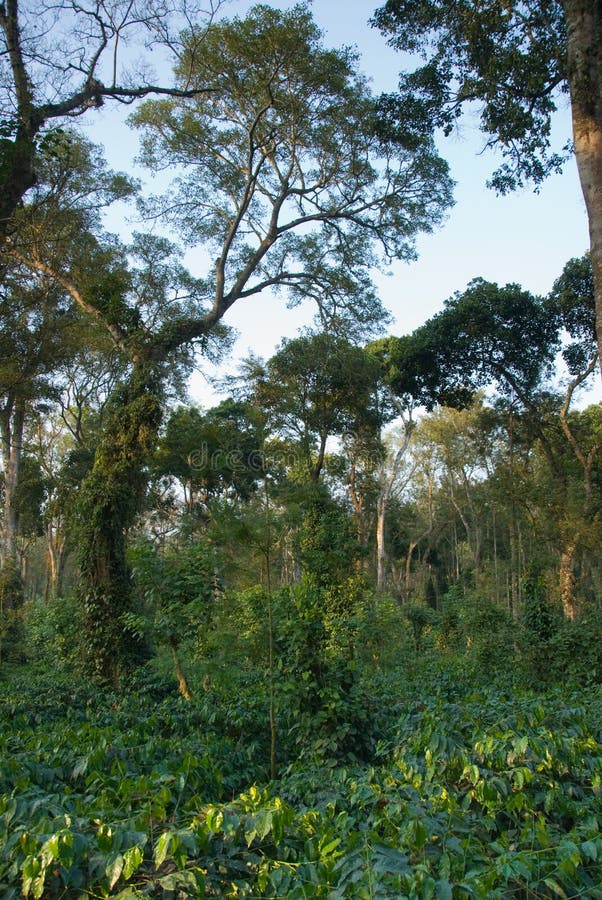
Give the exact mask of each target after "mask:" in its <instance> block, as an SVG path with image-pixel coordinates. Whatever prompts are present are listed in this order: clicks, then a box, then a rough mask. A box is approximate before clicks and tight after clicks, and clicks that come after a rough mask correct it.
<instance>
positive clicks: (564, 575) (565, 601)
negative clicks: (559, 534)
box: [558, 535, 579, 622]
mask: <svg viewBox="0 0 602 900" xmlns="http://www.w3.org/2000/svg"><path fill="white" fill-rule="evenodd" d="M578 546H579V535H575V536H574V537H572V538H571V539H570V540H569V541H567V543H566V545H565V547H564V550H563V551H562V555H561V557H560V566H559V568H558V581H559V585H560V599H561V601H562V611H563V613H564V616H565V618H566V619H568V620H569V621H570V622H574V620H575V557H576V555H577V548H578Z"/></svg>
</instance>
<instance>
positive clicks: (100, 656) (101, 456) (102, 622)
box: [77, 370, 161, 685]
mask: <svg viewBox="0 0 602 900" xmlns="http://www.w3.org/2000/svg"><path fill="white" fill-rule="evenodd" d="M158 388H159V382H158V379H157V378H156V377H155V374H154V373H153V372H152V371H144V370H140V371H136V370H135V371H134V373H133V374H132V376H131V378H130V379H129V381H128V382H127V383H126V384H125V385H124V386H122V387H120V388H118V389H117V390H116V392H115V395H114V396H113V398H112V400H111V411H110V414H109V416H108V417H107V422H106V426H105V432H104V435H103V438H102V440H101V443H100V446H99V447H98V449H97V451H96V456H95V460H94V466H93V469H92V471H91V472H90V474H89V475H88V476H87V477H86V479H85V480H84V482H83V484H82V487H81V490H80V496H79V499H78V507H79V508H78V532H79V533H78V536H77V537H78V553H79V564H80V578H81V584H80V590H81V594H82V599H83V605H84V632H85V633H84V641H85V657H86V662H87V667H88V671H89V673H90V674H91V675H93V676H95V677H96V678H98V679H99V680H100V681H102V682H104V683H108V684H113V685H116V684H117V683H118V681H119V676H120V674H121V671H122V670H123V667H124V665H125V664H126V662H127V661H128V658H131V655H132V650H133V644H134V641H135V639H134V637H133V636H132V635H131V634H129V633H128V630H127V627H126V626H125V625H124V620H123V615H124V614H125V613H127V612H128V611H129V609H130V600H131V584H130V572H129V567H128V564H127V559H126V533H127V530H128V529H129V528H130V527H131V525H132V524H133V522H134V520H135V517H136V515H137V513H138V512H139V510H140V504H141V501H142V498H143V496H144V491H145V488H146V476H145V465H146V462H147V460H148V456H149V453H150V452H151V450H152V448H153V446H154V443H155V440H156V436H157V431H158V428H159V424H160V422H161V404H160V399H159V396H158Z"/></svg>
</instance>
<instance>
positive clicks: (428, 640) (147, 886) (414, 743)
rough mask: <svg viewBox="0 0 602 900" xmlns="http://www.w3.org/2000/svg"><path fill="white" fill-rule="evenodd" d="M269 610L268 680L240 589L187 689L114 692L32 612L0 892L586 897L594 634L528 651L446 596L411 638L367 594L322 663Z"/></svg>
mask: <svg viewBox="0 0 602 900" xmlns="http://www.w3.org/2000/svg"><path fill="white" fill-rule="evenodd" d="M280 599H281V598H276V600H277V603H276V606H277V611H276V613H275V617H274V627H275V631H276V634H277V635H278V637H279V638H280V640H279V642H278V643H279V646H280V647H281V649H280V651H279V652H278V653H277V665H276V669H275V672H274V673H273V675H272V676H270V672H269V667H268V664H267V646H262V644H263V638H264V635H263V632H264V630H265V622H264V621H262V619H261V618H260V619H259V620H258V618H257V617H258V616H260V617H263V615H264V613H265V610H264V608H263V606H262V605H260V604H258V602H257V600H258V598H257V596H256V593H253V592H245V593H243V594H241V595H239V596H238V597H237V598H232V600H231V609H230V614H231V616H232V618H231V620H230V621H231V624H230V628H229V629H227V628H225V627H224V625H223V623H222V625H221V627H220V629H219V631H218V632H217V633H216V634H215V635H214V640H215V641H216V642H218V641H219V643H220V644H221V645H222V650H221V654H219V656H218V654H216V652H215V648H212V652H211V654H209V655H208V656H206V657H205V658H202V657H201V656H199V659H198V662H197V663H196V664H194V665H193V666H191V668H190V672H189V682H190V686H191V689H192V691H193V693H194V695H195V696H194V698H193V699H192V700H191V701H189V702H187V701H185V700H183V699H182V698H181V697H179V696H178V694H177V692H176V689H175V685H174V684H173V683H172V682H171V680H170V679H169V678H167V677H166V675H165V674H162V666H163V665H165V664H166V661H162V659H161V658H159V659H157V660H156V661H155V662H154V663H153V664H149V665H147V667H146V668H145V669H144V670H137V671H136V673H135V674H133V675H132V676H131V678H130V679H129V681H128V683H127V685H124V689H123V690H122V691H120V692H119V693H118V694H116V693H114V692H110V691H103V692H98V690H97V689H93V688H91V687H89V686H87V685H86V684H85V683H83V684H82V683H78V682H77V681H74V680H73V679H72V677H71V676H70V674H69V673H70V669H69V663H68V661H66V660H65V661H64V671H63V672H62V673H61V672H57V671H56V668H55V669H54V671H53V670H52V668H51V666H52V664H51V663H50V661H49V657H50V655H51V654H54V655H56V647H57V646H59V647H60V646H63V647H65V644H64V643H61V640H60V638H63V639H64V638H65V637H66V635H67V633H68V632H69V630H73V629H74V628H75V627H76V625H75V623H74V622H73V621H72V619H71V618H70V617H69V618H67V617H63V618H62V619H61V615H62V610H61V609H60V607H59V606H58V604H57V605H56V607H55V608H54V610H53V611H52V612H48V611H46V614H45V617H44V621H43V622H40V619H39V616H38V615H37V611H34V610H31V611H30V615H32V617H34V616H35V622H36V630H35V641H36V645H37V647H38V652H39V653H41V654H42V655H44V654H45V655H46V658H45V660H44V664H43V665H41V666H40V667H39V668H38V669H37V671H36V668H34V667H30V668H28V669H27V670H25V671H22V670H20V669H18V668H17V669H15V670H13V671H12V673H11V674H10V675H9V676H8V677H7V676H5V678H4V680H3V682H2V694H1V698H2V699H1V703H2V705H1V708H0V715H1V719H2V739H1V741H2V750H1V752H2V758H3V765H2V783H1V795H2V800H1V806H0V823H1V824H0V835H1V847H2V850H1V854H0V885H1V886H2V894H3V896H5V897H7V898H8V897H18V896H20V895H21V892H22V894H23V895H25V896H28V897H61V896H66V897H71V896H72V897H77V896H95V897H105V896H119V897H122V898H126V897H137V896H140V897H142V896H157V897H170V896H173V897H184V896H209V897H210V896H224V897H229V896H231V897H236V896H252V897H277V896H278V897H308V898H309V897H314V896H324V897H326V896H328V897H335V896H336V897H377V896H383V897H402V896H407V897H417V898H423V897H424V898H427V897H452V896H453V897H471V896H472V897H479V898H487V897H509V896H516V897H522V896H537V897H576V896H579V897H598V896H600V883H601V879H602V835H601V834H600V820H601V813H602V810H601V803H602V784H601V780H600V779H601V775H600V773H601V763H602V742H601V733H602V732H601V728H602V721H601V709H602V706H601V704H600V700H601V699H602V697H601V692H600V686H599V683H598V682H599V674H600V671H602V669H601V666H602V659H601V658H600V653H599V647H600V641H599V637H598V655H597V658H593V657H594V654H593V653H592V648H591V641H592V637H593V636H592V634H591V632H590V631H589V629H584V630H582V631H579V632H575V631H573V629H574V626H570V627H569V628H567V627H566V626H560V627H559V629H558V631H556V632H555V634H553V635H551V636H550V637H549V638H548V640H547V642H539V643H538V644H535V643H534V640H533V633H532V631H531V630H530V629H529V626H528V625H526V624H525V625H523V626H517V625H516V624H515V625H511V623H510V621H509V620H508V619H504V618H502V617H500V616H499V614H498V615H497V616H496V615H495V614H494V613H495V610H494V609H493V608H489V609H487V608H486V609H485V610H484V609H483V604H482V602H481V603H475V604H474V605H473V604H470V603H469V602H467V601H460V600H458V598H457V597H450V598H448V600H447V601H446V605H445V614H444V615H442V616H440V617H439V618H438V619H436V620H435V618H434V617H433V621H432V622H431V623H430V624H429V625H428V626H425V627H423V629H422V634H421V649H420V651H417V650H416V649H415V643H414V638H413V636H412V635H413V634H414V632H413V630H412V627H411V623H410V621H408V619H407V618H405V619H404V618H403V617H402V616H401V614H400V612H399V610H398V608H397V607H396V605H395V604H394V603H392V602H391V601H387V600H385V599H380V600H377V599H376V598H370V597H365V600H366V606H367V608H368V609H369V610H370V615H366V616H364V617H363V620H362V621H361V622H358V621H357V619H356V620H355V621H354V622H353V629H352V630H353V634H354V637H355V638H356V640H357V645H356V652H355V653H354V656H353V659H352V660H351V659H349V656H348V647H346V646H343V647H341V646H340V644H335V641H334V638H335V637H340V634H341V631H340V628H337V629H336V632H333V633H332V634H331V635H330V637H331V640H330V642H329V644H328V646H327V647H326V645H325V644H323V645H322V648H323V658H322V660H321V663H322V670H323V671H322V672H321V673H319V672H316V671H313V670H312V669H310V668H308V666H309V665H311V662H310V661H309V660H306V659H304V657H303V653H302V647H303V646H306V640H307V625H306V623H305V622H300V621H299V620H298V619H297V620H296V621H293V622H291V620H290V614H288V613H287V610H286V608H283V607H279V606H278V601H279V600H280ZM305 599H306V601H307V600H308V599H309V598H307V597H306V598H305ZM452 614H454V615H455V617H456V624H455V625H454V627H453V628H452V629H450V618H451V616H452ZM477 623H478V624H477ZM412 624H414V625H415V624H416V617H413V619H412ZM314 625H315V622H314ZM348 633H349V632H348ZM284 635H286V640H287V643H288V645H289V652H284V648H283V647H282V643H281V641H282V637H283V636H284ZM204 637H205V640H209V638H208V637H207V636H206V635H205V636H204ZM588 645H589V647H588ZM235 646H236V651H235V650H234V647H235ZM242 646H244V647H246V653H245V654H244V655H243V654H241V649H242ZM314 646H315V645H314ZM43 648H45V649H43ZM227 648H229V649H227ZM576 652H578V653H579V656H576ZM262 656H263V660H262ZM216 657H217V658H218V659H219V664H218V663H216ZM55 665H56V658H55ZM564 666H569V667H572V675H573V678H572V680H565V681H562V682H561V681H560V676H559V670H560V669H561V668H563V667H564ZM596 667H597V668H596ZM49 670H50V672H52V674H51V677H49ZM484 672H485V673H486V674H483V673H484ZM541 672H543V673H545V674H543V675H542V674H540V673H541ZM203 680H204V687H203ZM272 701H273V702H274V704H275V724H276V735H277V744H276V761H277V771H276V773H275V777H273V778H271V777H270V703H271V702H272Z"/></svg>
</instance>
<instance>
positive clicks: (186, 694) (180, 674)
mask: <svg viewBox="0 0 602 900" xmlns="http://www.w3.org/2000/svg"><path fill="white" fill-rule="evenodd" d="M170 646H171V655H172V657H173V670H174V674H175V676H176V680H177V682H178V693H179V694H181V695H182V697H183V698H184V700H192V694H191V693H190V688H189V687H188V681H187V680H186V675H185V674H184V670H183V669H182V663H181V661H180V654H179V653H178V645H177V643H176V642H175V641H172V642H171V644H170Z"/></svg>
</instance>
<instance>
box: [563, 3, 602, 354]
mask: <svg viewBox="0 0 602 900" xmlns="http://www.w3.org/2000/svg"><path fill="white" fill-rule="evenodd" d="M563 6H564V15H565V19H566V26H567V68H568V81H569V90H570V94H571V111H572V118H573V141H574V144H575V156H576V159H577V168H578V171H579V179H580V181H581V189H582V191H583V197H584V200H585V206H586V209H587V215H588V221H589V234H590V256H591V263H592V269H593V274H594V292H595V297H596V335H597V339H598V354H599V361H600V362H602V352H601V347H602V4H601V3H600V2H599V0H564V2H563Z"/></svg>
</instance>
